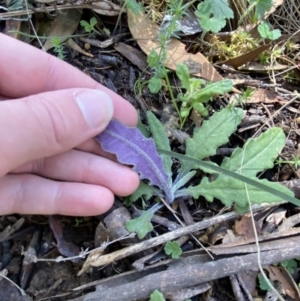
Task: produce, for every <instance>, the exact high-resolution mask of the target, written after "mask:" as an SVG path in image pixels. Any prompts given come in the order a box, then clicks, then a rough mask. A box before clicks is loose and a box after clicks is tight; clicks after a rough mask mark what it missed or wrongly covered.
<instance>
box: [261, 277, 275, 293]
mask: <svg viewBox="0 0 300 301" xmlns="http://www.w3.org/2000/svg"><path fill="white" fill-rule="evenodd" d="M269 281H270V282H271V284H272V285H274V282H273V281H272V280H271V279H269ZM258 282H259V288H260V289H261V290H263V291H269V290H271V288H270V286H269V285H268V283H267V282H266V279H265V277H264V276H263V275H262V274H258Z"/></svg>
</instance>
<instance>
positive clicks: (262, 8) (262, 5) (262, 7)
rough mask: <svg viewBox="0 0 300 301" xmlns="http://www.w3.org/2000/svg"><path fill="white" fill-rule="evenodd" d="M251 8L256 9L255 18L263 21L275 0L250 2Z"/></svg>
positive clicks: (254, 0)
mask: <svg viewBox="0 0 300 301" xmlns="http://www.w3.org/2000/svg"><path fill="white" fill-rule="evenodd" d="M248 1H249V4H250V6H251V5H253V6H254V7H255V16H256V18H257V19H259V20H261V19H263V18H264V16H265V13H267V12H268V11H269V10H270V9H271V8H272V5H273V0H248Z"/></svg>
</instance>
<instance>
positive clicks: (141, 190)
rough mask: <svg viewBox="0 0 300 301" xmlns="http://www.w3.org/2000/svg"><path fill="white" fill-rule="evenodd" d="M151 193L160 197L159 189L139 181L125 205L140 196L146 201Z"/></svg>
mask: <svg viewBox="0 0 300 301" xmlns="http://www.w3.org/2000/svg"><path fill="white" fill-rule="evenodd" d="M153 195H156V196H161V197H162V194H161V191H160V190H159V189H157V188H155V187H153V186H150V185H148V184H145V183H144V182H142V181H141V182H140V185H139V187H138V188H137V190H136V191H135V192H134V193H133V194H131V195H130V196H129V201H128V202H127V203H126V205H127V206H129V205H130V204H132V203H134V202H135V201H136V200H138V199H139V198H141V197H142V196H143V197H144V198H145V200H146V201H148V200H149V199H150V198H151V197H152V196H153Z"/></svg>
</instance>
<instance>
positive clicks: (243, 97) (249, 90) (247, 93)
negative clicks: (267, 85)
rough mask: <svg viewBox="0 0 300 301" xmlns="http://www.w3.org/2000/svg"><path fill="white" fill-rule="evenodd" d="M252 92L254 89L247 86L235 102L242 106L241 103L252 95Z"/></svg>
mask: <svg viewBox="0 0 300 301" xmlns="http://www.w3.org/2000/svg"><path fill="white" fill-rule="evenodd" d="M253 93H254V89H252V88H249V87H247V89H246V90H244V91H243V92H242V94H240V95H239V96H238V97H237V100H236V104H238V105H240V106H243V104H244V103H245V102H246V101H247V100H248V99H249V98H250V97H251V96H252V95H253Z"/></svg>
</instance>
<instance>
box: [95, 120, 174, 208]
mask: <svg viewBox="0 0 300 301" xmlns="http://www.w3.org/2000/svg"><path fill="white" fill-rule="evenodd" d="M96 141H97V142H99V143H100V144H101V147H102V149H103V150H104V151H106V152H109V153H113V154H115V155H116V156H117V159H118V161H119V162H120V163H122V164H127V165H133V169H134V170H135V171H136V172H138V173H139V175H140V178H141V179H148V180H149V181H150V183H151V185H156V186H158V187H159V188H160V189H161V190H162V191H164V193H165V196H166V200H167V201H168V202H172V201H173V200H174V196H173V193H172V190H171V187H170V185H169V177H168V175H167V174H166V172H165V170H164V166H163V160H162V158H161V157H160V156H159V155H158V153H157V150H156V147H155V143H154V141H153V139H147V138H145V137H144V136H143V134H142V133H141V132H140V131H139V130H138V129H137V128H130V127H127V126H126V125H124V124H122V123H120V122H118V121H116V120H112V121H111V122H110V123H109V124H108V126H107V128H106V129H105V131H104V132H102V133H101V134H100V135H98V136H97V137H96Z"/></svg>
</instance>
